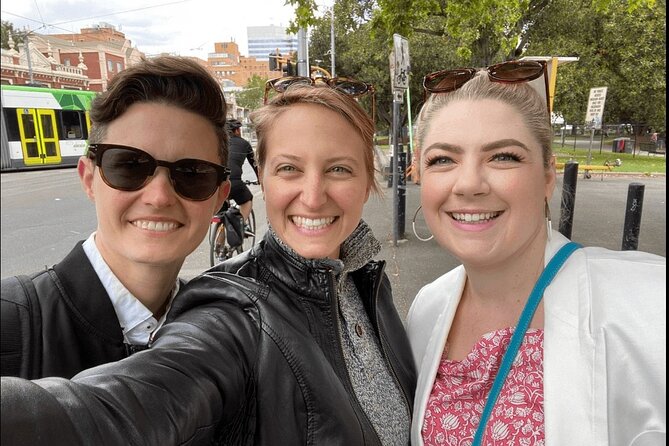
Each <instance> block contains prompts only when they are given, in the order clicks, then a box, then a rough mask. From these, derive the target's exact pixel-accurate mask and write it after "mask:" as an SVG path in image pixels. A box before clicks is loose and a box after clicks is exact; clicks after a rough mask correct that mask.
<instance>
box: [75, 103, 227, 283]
mask: <svg viewBox="0 0 669 446" xmlns="http://www.w3.org/2000/svg"><path fill="white" fill-rule="evenodd" d="M103 142H104V143H108V144H120V145H126V146H131V147H136V148H138V149H142V150H144V151H145V152H148V153H149V154H150V155H151V156H153V157H154V158H155V159H158V160H165V161H176V160H179V159H183V158H197V159H202V160H206V161H211V162H213V163H217V164H220V159H219V157H218V153H219V149H218V146H219V144H218V139H217V137H216V132H215V130H214V128H213V126H212V125H211V124H210V123H209V121H207V120H206V119H205V118H203V117H201V116H199V115H197V114H195V113H192V112H189V111H185V110H183V109H181V108H178V107H175V106H173V105H166V104H158V103H136V104H134V105H132V106H131V107H130V108H128V110H127V111H126V112H125V113H124V114H123V115H121V116H120V117H119V118H118V119H116V120H114V121H112V122H111V123H110V124H109V125H108V126H107V131H106V136H105V138H104V141H103ZM79 175H80V177H81V181H82V185H83V187H84V190H85V191H86V193H87V194H88V196H89V198H90V199H91V200H92V201H93V202H94V203H95V208H96V213H97V218H98V228H97V233H96V237H95V243H96V245H97V247H98V249H99V250H100V252H101V254H102V256H103V258H104V259H105V261H106V262H107V264H108V265H109V266H110V268H111V269H112V271H114V272H115V273H116V274H117V275H118V274H119V272H120V271H123V270H126V269H127V268H131V267H132V265H136V264H149V265H155V266H161V267H163V268H172V269H175V270H176V271H175V272H176V273H178V271H179V269H180V268H181V265H182V263H183V261H184V259H185V258H186V256H187V255H188V254H190V253H191V252H192V251H193V250H195V248H197V246H198V245H199V244H200V243H201V242H202V240H203V238H204V236H205V234H206V232H207V229H208V227H209V222H210V220H211V216H212V215H213V214H214V212H215V211H216V210H217V209H218V208H219V207H220V204H221V203H222V201H223V200H224V199H225V197H226V196H227V193H228V189H229V183H228V182H225V183H223V185H222V186H221V187H220V188H219V190H218V192H217V193H215V194H214V195H213V196H212V197H210V198H209V199H207V200H204V201H191V200H187V199H184V198H181V197H180V196H179V195H177V194H176V192H175V191H174V189H173V187H172V184H171V182H170V178H169V171H168V170H167V169H166V168H163V167H159V168H158V169H157V170H156V172H155V173H154V177H153V178H152V179H151V180H150V182H149V183H148V184H147V185H146V186H144V187H143V188H142V189H140V190H137V191H131V192H126V191H120V190H116V189H113V188H111V187H110V186H108V185H107V184H105V183H104V181H103V180H102V177H101V176H100V169H99V168H97V167H96V166H95V165H94V163H93V161H91V160H90V159H88V158H82V159H81V160H80V161H79Z"/></svg>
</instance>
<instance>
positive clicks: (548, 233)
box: [544, 198, 553, 241]
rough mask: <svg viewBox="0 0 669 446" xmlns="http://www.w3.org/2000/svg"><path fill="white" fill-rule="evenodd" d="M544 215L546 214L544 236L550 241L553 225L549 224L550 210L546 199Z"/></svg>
mask: <svg viewBox="0 0 669 446" xmlns="http://www.w3.org/2000/svg"><path fill="white" fill-rule="evenodd" d="M544 214H546V234H547V235H548V241H550V239H551V236H552V233H553V223H551V208H550V207H549V206H548V198H544Z"/></svg>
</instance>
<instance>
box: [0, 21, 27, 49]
mask: <svg viewBox="0 0 669 446" xmlns="http://www.w3.org/2000/svg"><path fill="white" fill-rule="evenodd" d="M10 34H11V35H12V39H14V45H15V46H14V49H15V50H18V45H19V44H23V39H24V38H25V35H26V34H27V32H26V31H21V30H15V29H14V24H13V23H12V22H8V21H5V20H2V21H1V22H0V46H1V47H2V48H4V49H6V50H8V49H9V35H10Z"/></svg>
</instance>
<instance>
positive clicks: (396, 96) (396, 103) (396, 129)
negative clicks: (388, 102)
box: [393, 90, 403, 246]
mask: <svg viewBox="0 0 669 446" xmlns="http://www.w3.org/2000/svg"><path fill="white" fill-rule="evenodd" d="M402 96H403V92H402V90H394V91H393V246H397V241H398V240H399V238H400V228H399V191H398V185H399V169H398V168H397V167H398V158H399V139H400V107H401V106H402Z"/></svg>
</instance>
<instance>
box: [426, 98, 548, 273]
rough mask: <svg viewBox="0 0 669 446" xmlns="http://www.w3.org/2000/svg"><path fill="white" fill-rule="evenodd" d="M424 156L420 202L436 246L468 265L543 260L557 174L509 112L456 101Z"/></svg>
mask: <svg viewBox="0 0 669 446" xmlns="http://www.w3.org/2000/svg"><path fill="white" fill-rule="evenodd" d="M423 147H424V149H423V152H422V154H421V164H422V167H423V171H422V175H421V203H422V205H423V213H424V215H425V219H426V222H427V224H428V226H429V228H430V230H431V231H432V233H433V234H434V236H435V238H436V239H437V241H438V242H439V243H440V244H441V245H442V246H443V247H445V248H446V249H448V250H449V251H450V252H451V253H452V254H453V255H455V256H456V257H457V258H458V259H460V261H462V262H463V263H464V264H465V265H481V266H490V265H496V264H503V263H504V262H507V261H508V260H509V259H511V258H514V257H516V258H517V256H522V255H523V254H524V253H526V252H540V253H541V254H542V255H543V249H544V244H545V240H546V225H545V218H544V199H545V198H548V199H550V197H551V194H552V191H553V187H554V183H555V173H554V169H552V168H549V169H545V168H544V163H543V157H542V152H541V147H540V144H539V143H538V141H537V140H536V138H535V137H534V136H533V135H532V133H531V132H530V131H529V130H528V128H527V126H526V125H525V124H524V122H523V119H522V116H521V115H520V113H518V112H517V111H516V110H515V109H514V108H512V107H511V106H509V105H507V104H505V103H503V102H501V101H498V100H492V99H484V100H475V101H472V100H457V101H454V102H451V103H450V104H448V105H447V106H445V107H444V108H442V109H441V110H439V111H438V112H437V113H436V114H435V115H434V117H433V120H432V121H431V122H430V127H429V129H428V130H427V133H426V135H425V139H424V146H423Z"/></svg>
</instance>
